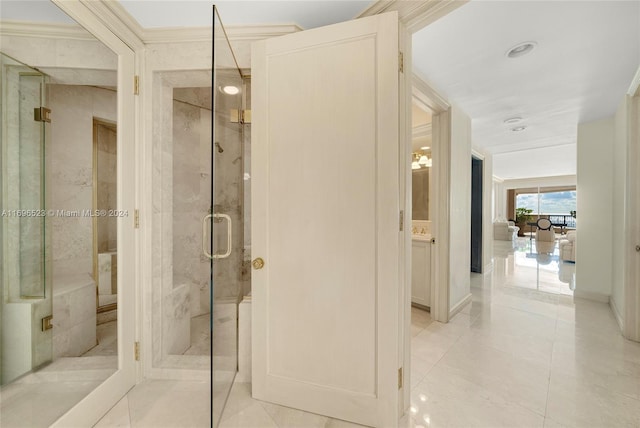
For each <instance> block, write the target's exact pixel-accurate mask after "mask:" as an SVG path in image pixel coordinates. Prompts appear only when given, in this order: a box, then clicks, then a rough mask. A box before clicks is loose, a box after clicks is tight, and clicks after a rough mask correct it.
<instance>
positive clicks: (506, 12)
mask: <svg viewBox="0 0 640 428" xmlns="http://www.w3.org/2000/svg"><path fill="white" fill-rule="evenodd" d="M525 41H536V42H537V43H538V46H537V48H536V49H534V51H533V52H531V53H530V54H528V55H525V56H522V57H520V58H515V59H511V58H507V57H506V56H505V53H506V52H507V51H508V50H509V49H510V48H511V47H513V46H514V45H516V44H518V43H521V42H525ZM413 61H414V67H415V69H416V72H417V73H418V74H419V75H421V76H422V77H424V78H425V80H427V81H428V82H429V83H430V84H431V85H433V87H435V88H436V89H437V90H438V91H439V92H440V93H441V94H442V95H443V96H444V97H445V98H447V99H448V100H449V101H452V102H453V103H455V104H457V105H458V106H459V107H460V108H462V110H464V111H465V112H466V113H467V114H468V115H470V116H471V118H472V119H473V144H474V145H476V146H479V147H483V148H486V149H488V150H489V151H490V152H492V153H494V154H495V156H494V173H495V175H497V176H500V177H502V178H525V177H540V176H552V175H564V174H575V173H576V158H575V153H576V146H575V144H576V136H577V125H578V123H580V122H585V121H590V120H594V119H599V118H603V117H607V116H611V115H612V114H613V113H614V112H615V110H616V108H617V106H618V105H619V104H620V102H621V101H622V97H623V95H624V93H625V92H626V90H627V89H628V87H629V85H630V83H631V80H632V78H633V75H634V73H635V71H636V69H637V68H638V65H639V64H640V2H638V1H630V2H613V1H554V2H537V1H511V2H504V1H495V2H493V1H472V2H470V3H469V4H467V5H465V6H463V7H461V8H459V9H457V10H455V11H454V12H452V13H451V14H449V15H447V16H445V17H444V18H442V19H440V20H439V21H437V22H435V23H434V24H432V25H430V26H428V27H426V28H424V29H422V30H421V31H419V32H418V33H416V34H415V35H414V38H413ZM513 116H521V117H522V118H524V120H523V122H522V124H523V125H526V126H527V129H526V130H524V131H522V132H513V131H511V130H510V128H512V127H514V126H515V125H511V126H507V125H505V124H504V123H503V122H504V120H505V119H507V118H509V117H513Z"/></svg>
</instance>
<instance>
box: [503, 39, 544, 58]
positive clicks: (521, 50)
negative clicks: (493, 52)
mask: <svg viewBox="0 0 640 428" xmlns="http://www.w3.org/2000/svg"><path fill="white" fill-rule="evenodd" d="M536 46H538V44H537V43H536V42H522V43H519V44H517V45H515V46H514V47H512V48H511V49H509V50H508V51H507V53H506V55H507V57H509V58H517V57H519V56H522V55H526V54H528V53H530V52H531V51H532V50H533V49H534V48H535V47H536Z"/></svg>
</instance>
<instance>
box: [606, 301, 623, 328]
mask: <svg viewBox="0 0 640 428" xmlns="http://www.w3.org/2000/svg"><path fill="white" fill-rule="evenodd" d="M609 306H610V307H611V310H612V311H613V315H614V316H615V317H616V321H618V327H620V331H621V332H622V333H623V334H624V319H623V318H622V314H620V311H619V310H618V307H617V306H616V302H615V301H614V300H613V299H609Z"/></svg>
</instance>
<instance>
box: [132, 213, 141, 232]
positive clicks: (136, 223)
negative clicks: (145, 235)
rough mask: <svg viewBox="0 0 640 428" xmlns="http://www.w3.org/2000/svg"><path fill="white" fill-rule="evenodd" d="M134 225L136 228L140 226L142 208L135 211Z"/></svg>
mask: <svg viewBox="0 0 640 428" xmlns="http://www.w3.org/2000/svg"><path fill="white" fill-rule="evenodd" d="M133 227H134V228H136V229H139V228H140V210H138V209H137V208H136V209H135V210H134V211H133Z"/></svg>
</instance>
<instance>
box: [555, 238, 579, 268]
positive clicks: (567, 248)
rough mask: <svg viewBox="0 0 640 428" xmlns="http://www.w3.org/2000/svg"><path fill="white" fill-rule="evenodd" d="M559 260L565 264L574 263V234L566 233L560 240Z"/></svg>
mask: <svg viewBox="0 0 640 428" xmlns="http://www.w3.org/2000/svg"><path fill="white" fill-rule="evenodd" d="M559 249H560V260H564V261H567V262H574V263H575V261H576V232H575V231H571V232H567V234H566V236H565V237H564V238H563V239H561V240H560V245H559Z"/></svg>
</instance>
